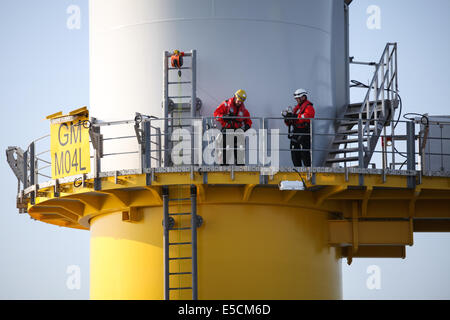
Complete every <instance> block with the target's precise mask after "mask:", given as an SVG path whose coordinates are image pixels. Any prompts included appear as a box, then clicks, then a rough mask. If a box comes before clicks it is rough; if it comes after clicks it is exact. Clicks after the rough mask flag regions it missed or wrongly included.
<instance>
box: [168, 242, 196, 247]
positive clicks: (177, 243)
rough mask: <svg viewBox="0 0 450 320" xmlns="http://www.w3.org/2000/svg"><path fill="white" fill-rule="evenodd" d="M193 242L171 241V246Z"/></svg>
mask: <svg viewBox="0 0 450 320" xmlns="http://www.w3.org/2000/svg"><path fill="white" fill-rule="evenodd" d="M187 244H192V242H169V246H182V245H187Z"/></svg>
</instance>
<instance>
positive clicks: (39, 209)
mask: <svg viewBox="0 0 450 320" xmlns="http://www.w3.org/2000/svg"><path fill="white" fill-rule="evenodd" d="M28 211H29V212H30V213H39V214H58V215H60V216H61V217H63V218H66V219H67V220H69V221H71V222H74V223H76V224H78V217H79V216H78V215H76V214H74V213H72V212H69V211H67V210H66V209H63V208H61V207H55V206H43V205H40V206H35V207H32V208H31V209H29V210H28Z"/></svg>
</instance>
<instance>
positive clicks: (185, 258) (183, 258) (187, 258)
mask: <svg viewBox="0 0 450 320" xmlns="http://www.w3.org/2000/svg"><path fill="white" fill-rule="evenodd" d="M189 259H192V257H180V258H169V260H189Z"/></svg>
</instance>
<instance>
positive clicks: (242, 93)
mask: <svg viewBox="0 0 450 320" xmlns="http://www.w3.org/2000/svg"><path fill="white" fill-rule="evenodd" d="M234 96H235V97H236V99H238V100H240V101H242V102H244V101H245V99H247V93H246V92H245V91H244V90H242V89H239V90H238V91H236V93H235V94H234Z"/></svg>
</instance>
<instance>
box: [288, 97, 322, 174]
mask: <svg viewBox="0 0 450 320" xmlns="http://www.w3.org/2000/svg"><path fill="white" fill-rule="evenodd" d="M294 98H295V100H296V101H297V105H296V106H295V107H294V109H293V110H292V111H290V110H289V111H287V112H284V113H283V115H284V116H285V121H284V122H285V123H286V125H287V126H289V129H291V127H293V132H292V133H291V130H289V131H290V136H289V137H290V139H291V150H292V151H291V157H292V162H293V163H294V166H295V167H301V166H302V163H303V166H305V167H309V166H311V153H310V151H311V150H310V149H311V125H310V119H313V118H314V115H315V110H314V107H313V104H312V103H311V102H310V101H309V100H308V93H307V92H306V90H304V89H297V90H295V92H294ZM303 150H305V151H303Z"/></svg>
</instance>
